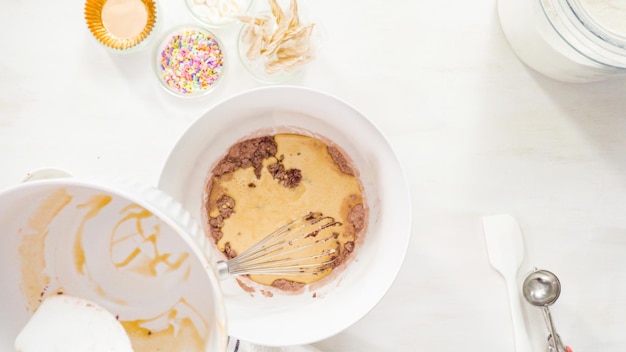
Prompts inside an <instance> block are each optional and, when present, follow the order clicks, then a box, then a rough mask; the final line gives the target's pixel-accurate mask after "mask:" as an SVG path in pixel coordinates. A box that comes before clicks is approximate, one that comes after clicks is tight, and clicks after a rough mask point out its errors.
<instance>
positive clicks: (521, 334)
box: [506, 275, 532, 352]
mask: <svg viewBox="0 0 626 352" xmlns="http://www.w3.org/2000/svg"><path fill="white" fill-rule="evenodd" d="M514 277H515V275H507V277H506V284H507V291H508V293H509V295H508V296H509V306H510V308H511V318H512V319H513V333H514V338H515V351H516V352H531V351H532V349H531V347H530V340H529V339H528V331H527V330H526V323H525V321H524V315H523V314H522V306H521V301H520V295H519V292H520V291H519V288H518V286H517V283H516V282H515V280H514Z"/></svg>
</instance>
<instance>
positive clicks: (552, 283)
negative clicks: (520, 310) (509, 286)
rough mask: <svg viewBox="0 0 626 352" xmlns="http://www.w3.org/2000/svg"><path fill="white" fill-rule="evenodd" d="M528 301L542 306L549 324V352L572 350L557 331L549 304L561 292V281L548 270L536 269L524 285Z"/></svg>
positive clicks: (544, 316) (570, 351) (567, 351)
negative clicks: (564, 343)
mask: <svg viewBox="0 0 626 352" xmlns="http://www.w3.org/2000/svg"><path fill="white" fill-rule="evenodd" d="M522 292H523V294H524V298H525V299H526V301H527V302H528V303H530V304H532V305H533V306H537V307H541V310H542V312H543V318H544V320H545V321H546V325H547V326H548V331H549V332H550V335H549V336H548V352H572V349H571V348H570V347H569V346H564V345H563V342H562V341H561V337H560V336H559V335H558V334H557V333H556V329H555V328H554V322H553V321H552V315H551V314H550V309H548V306H550V305H552V304H553V303H554V302H556V300H557V299H558V298H559V295H560V294H561V282H560V281H559V278H558V277H556V275H554V274H553V273H552V272H550V271H548V270H535V271H533V272H531V273H530V274H528V276H526V279H524V284H523V286H522Z"/></svg>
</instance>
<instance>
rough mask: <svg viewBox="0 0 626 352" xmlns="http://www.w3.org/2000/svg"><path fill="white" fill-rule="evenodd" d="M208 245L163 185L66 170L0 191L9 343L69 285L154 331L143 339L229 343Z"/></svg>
mask: <svg viewBox="0 0 626 352" xmlns="http://www.w3.org/2000/svg"><path fill="white" fill-rule="evenodd" d="M206 246H207V243H206V241H205V240H204V236H203V234H202V231H201V229H200V227H199V226H198V225H197V223H196V222H195V221H193V220H192V218H191V217H190V216H189V214H188V213H187V212H186V211H185V210H184V209H183V208H182V206H181V205H180V204H179V203H177V202H175V201H174V200H173V199H172V198H171V197H169V196H167V195H165V194H163V192H161V191H158V190H156V189H153V188H149V187H143V186H137V185H132V184H128V183H119V182H113V183H110V182H104V181H94V182H87V181H81V180H76V179H72V178H64V179H52V180H38V181H31V182H27V183H24V184H20V185H17V186H15V187H11V188H8V189H5V190H3V191H0V263H1V264H2V265H0V285H1V286H2V290H0V302H1V303H2V304H0V350H2V351H12V350H13V343H14V340H15V337H16V336H17V334H18V333H19V331H20V330H21V329H22V328H23V327H24V325H25V324H26V322H27V321H28V319H29V318H30V316H32V314H33V312H34V311H35V310H36V308H37V307H38V306H39V304H40V302H41V301H42V300H43V299H44V298H46V297H47V296H49V295H55V294H59V293H65V294H69V295H73V296H78V297H82V298H85V299H88V300H91V301H93V302H96V303H97V304H99V305H101V306H102V307H104V308H106V309H107V310H109V311H110V312H111V313H112V314H114V315H116V316H118V318H119V320H120V321H121V322H122V323H123V324H127V326H130V327H131V328H134V329H136V331H143V332H148V331H149V333H147V335H148V336H143V337H141V338H138V341H140V342H141V343H147V344H150V343H152V342H153V341H155V340H150V338H151V337H152V338H154V337H159V338H162V337H164V335H165V337H166V338H167V337H168V336H169V337H171V336H173V335H172V334H176V337H177V340H178V342H181V341H182V339H187V340H186V341H187V342H189V344H192V345H193V344H196V345H199V346H201V347H200V348H194V349H193V350H196V351H202V352H205V351H225V349H226V340H227V334H226V321H225V311H224V305H223V298H222V293H221V290H220V284H219V282H218V280H217V277H216V273H215V270H214V269H213V266H212V265H211V264H210V263H211V262H213V260H212V259H210V258H208V257H207V256H206V253H208V250H207V249H206V248H204V247H206ZM167 329H170V330H167ZM127 330H128V329H127ZM168 331H169V332H168ZM187 342H186V343H187ZM163 348H166V349H167V345H164V346H163ZM135 350H136V351H138V352H140V351H142V350H146V349H143V348H135Z"/></svg>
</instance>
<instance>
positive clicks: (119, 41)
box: [85, 0, 157, 50]
mask: <svg viewBox="0 0 626 352" xmlns="http://www.w3.org/2000/svg"><path fill="white" fill-rule="evenodd" d="M107 1H108V0H87V1H86V2H85V21H87V27H88V28H89V30H90V31H91V33H92V34H93V36H94V37H96V39H97V40H98V41H99V42H100V43H102V44H104V45H105V46H107V47H109V48H111V49H116V50H127V49H130V48H132V47H135V46H137V45H138V44H139V43H141V42H142V41H144V40H145V39H146V38H148V36H149V35H150V33H152V31H153V30H154V29H155V27H156V22H157V4H156V1H155V0H140V1H141V2H142V3H143V4H144V6H145V8H146V11H147V13H148V19H147V21H146V25H145V26H144V28H143V30H142V31H141V32H140V33H139V34H137V35H135V36H133V37H130V38H120V37H117V36H115V35H113V34H111V33H110V32H109V31H108V30H107V29H106V27H105V26H104V23H103V21H102V8H103V7H104V4H105V3H106V2H107Z"/></svg>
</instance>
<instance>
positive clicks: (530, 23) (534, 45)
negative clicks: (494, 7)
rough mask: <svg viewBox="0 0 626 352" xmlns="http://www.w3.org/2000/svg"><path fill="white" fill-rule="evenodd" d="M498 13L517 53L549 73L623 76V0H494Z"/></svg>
mask: <svg viewBox="0 0 626 352" xmlns="http://www.w3.org/2000/svg"><path fill="white" fill-rule="evenodd" d="M498 14H499V17H500V24H501V26H502V29H503V31H504V34H505V36H506V38H507V40H508V42H509V44H510V45H511V47H512V48H513V51H514V52H515V53H516V54H517V56H518V57H519V58H520V59H521V60H522V61H523V62H524V63H525V64H527V65H528V66H530V67H531V68H533V69H535V70H536V71H538V72H540V73H542V74H544V75H546V76H548V77H550V78H553V79H556V80H560V81H565V82H593V81H600V80H603V79H606V78H609V77H614V76H617V75H624V76H626V0H498Z"/></svg>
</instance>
